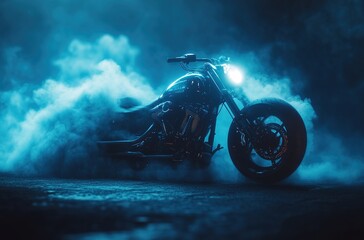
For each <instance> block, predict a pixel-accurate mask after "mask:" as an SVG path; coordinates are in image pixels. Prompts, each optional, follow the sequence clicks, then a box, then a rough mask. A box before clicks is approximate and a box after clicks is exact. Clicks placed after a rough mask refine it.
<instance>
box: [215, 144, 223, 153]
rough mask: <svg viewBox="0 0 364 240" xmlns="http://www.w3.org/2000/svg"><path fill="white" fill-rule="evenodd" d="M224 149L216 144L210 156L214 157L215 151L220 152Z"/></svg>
mask: <svg viewBox="0 0 364 240" xmlns="http://www.w3.org/2000/svg"><path fill="white" fill-rule="evenodd" d="M223 148H224V147H221V145H220V144H217V146H216V148H215V149H214V150H213V151H212V155H214V154H215V153H216V152H217V151H220V150H221V149H223Z"/></svg>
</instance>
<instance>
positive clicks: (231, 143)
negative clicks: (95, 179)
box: [99, 54, 307, 183]
mask: <svg viewBox="0 0 364 240" xmlns="http://www.w3.org/2000/svg"><path fill="white" fill-rule="evenodd" d="M175 62H176V63H180V65H181V66H182V68H183V69H185V70H187V71H188V73H187V74H186V75H184V76H182V77H181V78H179V79H177V80H176V81H174V82H173V83H172V84H171V85H170V86H169V87H168V88H167V89H166V90H165V92H164V93H163V94H162V95H161V96H160V97H159V98H158V99H157V100H156V101H155V102H153V103H152V104H150V105H148V106H147V107H144V108H142V109H139V110H137V111H134V112H131V113H129V115H131V116H132V120H131V121H132V123H133V124H134V125H135V124H137V121H138V119H140V118H144V117H141V116H143V114H141V113H144V114H145V113H147V114H148V115H149V117H150V118H151V124H150V126H149V128H148V129H147V130H146V131H145V132H144V133H143V134H142V135H141V136H139V137H138V138H137V139H135V140H112V141H100V142H99V147H100V148H101V149H102V151H103V152H104V153H107V154H108V155H109V156H113V157H117V158H119V159H129V160H130V161H131V162H132V163H133V166H134V168H136V169H143V168H144V167H145V166H147V164H148V162H149V161H150V160H153V159H166V160H167V162H169V163H171V164H178V163H180V162H182V161H185V160H187V161H191V162H192V163H193V165H196V166H199V167H207V166H208V165H209V163H210V161H211V159H212V157H213V155H214V154H215V153H216V152H217V151H219V150H220V149H221V148H222V147H221V146H220V144H219V145H217V146H216V147H215V148H214V138H215V131H216V119H217V116H218V114H219V113H220V110H221V108H222V107H226V108H227V110H228V112H229V113H230V115H231V117H232V123H231V125H230V129H229V133H228V149H229V153H230V157H231V159H232V161H233V163H234V165H235V166H236V168H237V169H238V170H239V171H240V172H241V173H242V174H243V175H244V176H246V177H248V178H250V179H253V180H255V181H258V182H263V183H272V182H276V181H280V180H282V179H284V178H286V177H288V176H289V175H291V174H292V173H293V172H294V171H295V170H296V169H297V167H298V166H299V165H300V163H301V161H302V159H303V157H304V154H305V150H306V143H307V134H306V128H305V125H304V123H303V120H302V118H301V116H300V115H299V114H298V112H297V111H296V110H295V109H294V108H293V107H292V106H291V105H290V104H288V103H287V102H285V101H283V100H280V99H275V98H266V99H260V100H258V101H254V102H249V101H248V99H247V97H245V96H244V93H243V91H240V92H239V91H237V90H238V88H234V87H233V85H232V84H231V83H229V81H228V80H229V77H231V78H232V80H235V81H237V82H239V81H240V80H241V76H239V74H238V73H236V72H234V71H235V70H234V69H232V68H231V65H230V64H229V60H228V59H227V58H219V59H208V58H197V57H196V55H194V54H185V55H184V56H182V57H176V58H170V59H168V63H175ZM199 62H200V63H202V64H199ZM234 78H235V79H234ZM240 89H241V88H240ZM237 100H240V102H241V104H242V106H244V107H243V108H242V109H239V105H238V104H237V102H236V101H237ZM133 124H132V125H133ZM129 125H130V120H129ZM119 127H121V128H122V127H123V126H122V124H120V126H119ZM124 127H125V126H124ZM215 160H218V159H215Z"/></svg>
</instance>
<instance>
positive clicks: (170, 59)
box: [167, 57, 185, 63]
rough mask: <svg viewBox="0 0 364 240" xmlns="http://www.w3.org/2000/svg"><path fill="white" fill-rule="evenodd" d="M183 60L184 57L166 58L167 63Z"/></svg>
mask: <svg viewBox="0 0 364 240" xmlns="http://www.w3.org/2000/svg"><path fill="white" fill-rule="evenodd" d="M184 60H185V58H184V57H175V58H168V59H167V63H174V62H183V61H184Z"/></svg>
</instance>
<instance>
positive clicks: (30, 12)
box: [0, 0, 364, 137]
mask: <svg viewBox="0 0 364 240" xmlns="http://www.w3.org/2000/svg"><path fill="white" fill-rule="evenodd" d="M103 34H110V35H112V36H118V35H120V34H122V35H125V36H127V37H128V38H129V40H130V42H131V44H132V45H133V46H136V47H137V48H138V49H139V50H140V54H139V57H138V58H137V63H136V66H137V68H138V71H140V72H141V73H142V74H143V75H144V76H146V77H147V78H148V79H149V80H150V81H152V86H154V87H156V88H157V87H158V86H161V85H166V84H167V83H168V82H170V81H172V80H173V78H174V77H177V76H178V74H180V72H176V67H171V66H168V65H167V64H166V62H165V59H166V58H167V57H171V56H176V55H181V54H183V53H185V52H195V53H197V54H198V55H200V56H201V55H204V56H218V55H220V54H225V55H230V56H231V57H232V58H233V59H234V58H239V56H240V55H243V54H246V53H253V54H254V55H255V56H257V58H258V59H259V61H260V66H262V67H261V68H260V70H259V71H263V72H264V73H265V74H271V75H274V76H278V77H282V78H283V77H288V78H290V79H291V80H292V81H293V82H295V83H296V84H294V85H293V91H295V93H296V94H299V95H301V96H302V97H308V98H310V99H311V100H312V104H313V106H314V108H315V110H316V112H317V115H318V121H317V125H321V126H324V127H327V128H328V129H329V130H333V131H335V132H337V133H340V134H345V135H346V136H349V135H352V134H356V135H357V137H358V136H359V137H361V136H362V135H363V134H364V127H363V124H364V113H363V111H364V107H363V106H364V77H363V74H362V72H363V69H364V66H363V65H364V60H363V59H364V47H363V45H364V4H363V1H359V0H357V1H355V0H347V1H338V0H331V1H329V0H327V1H319V0H306V1H289V0H260V1H253V0H248V1H232V0H194V1H192V0H190V1H182V0H174V1H169V0H153V1H148V0H103V1H99V0H78V1H74V0H49V1H43V0H33V1H27V0H1V1H0V36H1V37H0V49H1V52H0V84H1V89H0V90H1V91H5V90H10V89H14V88H16V87H18V86H19V85H23V84H30V85H32V84H34V85H36V84H39V83H41V82H42V81H44V80H45V79H46V78H48V77H50V76H53V77H56V75H57V68H56V67H55V66H54V64H53V61H54V60H56V59H58V58H59V57H60V56H62V53H64V52H65V51H66V49H67V46H68V45H69V43H70V42H71V41H72V40H73V39H80V40H84V41H94V40H95V39H98V38H99V37H100V36H101V35H103ZM247 64H249V63H247Z"/></svg>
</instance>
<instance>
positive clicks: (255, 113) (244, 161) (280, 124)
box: [228, 98, 307, 183]
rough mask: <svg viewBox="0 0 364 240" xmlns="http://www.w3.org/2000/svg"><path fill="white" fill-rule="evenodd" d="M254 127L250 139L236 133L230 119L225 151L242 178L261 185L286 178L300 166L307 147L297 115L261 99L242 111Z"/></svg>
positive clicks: (277, 101) (287, 107) (275, 101)
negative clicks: (227, 150)
mask: <svg viewBox="0 0 364 240" xmlns="http://www.w3.org/2000/svg"><path fill="white" fill-rule="evenodd" d="M241 112H242V115H243V116H244V117H246V118H247V119H248V120H249V122H250V123H251V124H252V125H254V128H253V129H254V131H253V133H254V134H255V135H254V137H251V139H250V138H249V137H248V136H247V134H244V130H239V129H238V127H237V124H236V121H239V119H234V120H233V122H232V124H231V125H230V129H229V135H228V147H229V153H230V157H231V159H232V161H233V163H234V165H235V166H236V168H237V169H238V170H239V171H240V172H241V173H242V174H243V175H244V176H246V177H248V178H250V179H252V180H254V181H257V182H261V183H274V182H277V181H280V180H283V179H285V178H287V177H288V176H289V175H291V174H292V173H293V172H294V171H295V170H296V169H297V168H298V166H299V165H300V163H301V162H302V159H303V157H304V154H305V151H306V145H307V133H306V128H305V125H304V123H303V120H302V118H301V116H300V115H299V113H298V112H297V111H296V109H294V108H293V107H292V106H291V105H290V104H288V103H287V102H285V101H283V100H280V99H273V98H267V99H261V100H259V101H256V102H252V103H251V104H249V105H247V106H246V107H245V108H244V109H242V111H241Z"/></svg>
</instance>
